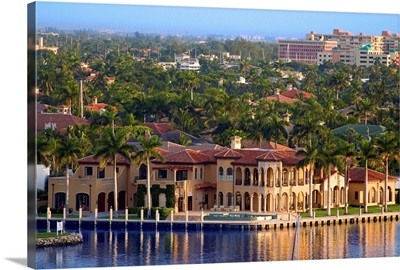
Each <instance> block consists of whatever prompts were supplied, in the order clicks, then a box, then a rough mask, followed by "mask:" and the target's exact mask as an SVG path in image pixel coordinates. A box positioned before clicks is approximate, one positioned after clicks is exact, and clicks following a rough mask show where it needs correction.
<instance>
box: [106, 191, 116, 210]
mask: <svg viewBox="0 0 400 270" xmlns="http://www.w3.org/2000/svg"><path fill="white" fill-rule="evenodd" d="M111 207H112V208H113V210H114V208H115V207H114V191H111V192H110V193H108V196H107V211H108V210H110V209H111Z"/></svg>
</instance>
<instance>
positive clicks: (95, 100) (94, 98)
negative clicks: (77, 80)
mask: <svg viewBox="0 0 400 270" xmlns="http://www.w3.org/2000/svg"><path fill="white" fill-rule="evenodd" d="M93 104H97V97H96V96H94V97H93Z"/></svg>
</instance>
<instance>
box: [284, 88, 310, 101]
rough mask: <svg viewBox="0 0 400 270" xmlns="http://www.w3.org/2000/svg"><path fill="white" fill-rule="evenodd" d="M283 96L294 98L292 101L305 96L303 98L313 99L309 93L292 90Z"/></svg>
mask: <svg viewBox="0 0 400 270" xmlns="http://www.w3.org/2000/svg"><path fill="white" fill-rule="evenodd" d="M281 95H282V96H285V97H288V98H292V99H299V97H301V96H303V98H312V97H313V95H312V94H310V93H307V92H305V91H302V90H299V89H292V90H289V91H286V92H283V93H281Z"/></svg>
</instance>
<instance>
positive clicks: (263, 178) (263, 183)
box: [261, 168, 265, 187]
mask: <svg viewBox="0 0 400 270" xmlns="http://www.w3.org/2000/svg"><path fill="white" fill-rule="evenodd" d="M261 186H262V187H265V176H264V168H261Z"/></svg>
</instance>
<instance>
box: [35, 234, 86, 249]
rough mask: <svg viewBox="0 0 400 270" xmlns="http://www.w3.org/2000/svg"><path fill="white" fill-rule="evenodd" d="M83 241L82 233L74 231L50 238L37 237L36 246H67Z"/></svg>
mask: <svg viewBox="0 0 400 270" xmlns="http://www.w3.org/2000/svg"><path fill="white" fill-rule="evenodd" d="M82 242H83V237H82V234H80V233H72V234H69V235H65V236H61V235H60V236H55V237H48V238H37V239H36V248H41V247H50V246H66V245H76V244H80V243H82Z"/></svg>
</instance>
